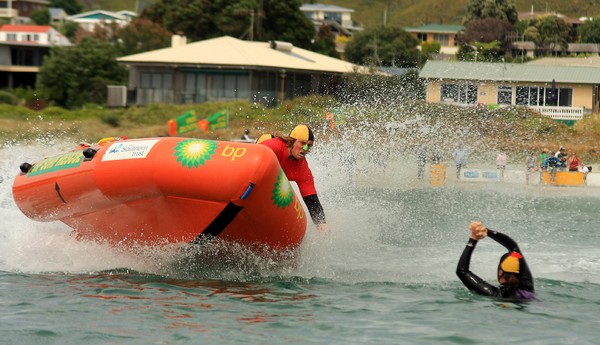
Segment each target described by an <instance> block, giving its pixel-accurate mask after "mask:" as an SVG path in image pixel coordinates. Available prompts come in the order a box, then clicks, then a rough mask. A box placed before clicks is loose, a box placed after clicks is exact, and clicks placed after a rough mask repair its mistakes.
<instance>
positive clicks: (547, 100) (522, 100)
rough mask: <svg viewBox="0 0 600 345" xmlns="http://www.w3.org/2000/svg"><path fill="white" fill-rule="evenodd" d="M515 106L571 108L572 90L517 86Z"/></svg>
mask: <svg viewBox="0 0 600 345" xmlns="http://www.w3.org/2000/svg"><path fill="white" fill-rule="evenodd" d="M515 104H516V105H529V106H546V107H548V106H559V107H571V106H572V105H573V89H572V88H550V87H537V86H517V88H516V98H515Z"/></svg>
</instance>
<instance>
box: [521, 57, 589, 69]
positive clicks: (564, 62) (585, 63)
mask: <svg viewBox="0 0 600 345" xmlns="http://www.w3.org/2000/svg"><path fill="white" fill-rule="evenodd" d="M527 64H528V65H544V66H580V67H596V68H598V67H600V56H598V55H594V56H587V57H544V58H540V59H535V60H533V61H529V62H528V63H527Z"/></svg>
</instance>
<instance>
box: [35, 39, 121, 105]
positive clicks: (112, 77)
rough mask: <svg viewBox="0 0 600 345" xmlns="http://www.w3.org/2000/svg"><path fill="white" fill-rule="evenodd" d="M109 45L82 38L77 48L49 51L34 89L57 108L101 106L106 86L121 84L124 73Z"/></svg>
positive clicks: (57, 48) (54, 48) (111, 46)
mask: <svg viewBox="0 0 600 345" xmlns="http://www.w3.org/2000/svg"><path fill="white" fill-rule="evenodd" d="M116 57H117V53H116V51H115V48H114V46H113V45H112V44H110V43H109V42H102V41H98V40H96V39H93V38H90V37H88V38H84V39H83V40H82V41H81V42H80V43H79V44H78V45H76V46H70V47H53V48H51V50H50V54H49V55H48V56H47V57H46V58H45V59H44V63H43V65H42V67H41V68H40V73H39V75H38V88H40V89H41V90H42V91H43V92H46V94H47V95H48V98H49V100H50V101H53V102H55V103H56V104H57V105H59V106H63V107H68V108H74V107H79V106H81V105H83V104H85V103H88V102H93V103H104V102H105V101H106V86H107V85H111V84H124V83H125V81H126V80H127V71H126V69H125V68H124V67H122V66H120V65H119V64H118V63H117V61H116Z"/></svg>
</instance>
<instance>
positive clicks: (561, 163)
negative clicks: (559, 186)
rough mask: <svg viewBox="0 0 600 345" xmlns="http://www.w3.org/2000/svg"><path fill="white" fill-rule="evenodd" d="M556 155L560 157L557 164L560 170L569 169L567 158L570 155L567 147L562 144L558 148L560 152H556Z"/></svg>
mask: <svg viewBox="0 0 600 345" xmlns="http://www.w3.org/2000/svg"><path fill="white" fill-rule="evenodd" d="M554 156H555V157H556V158H557V159H558V162H557V165H556V167H557V168H558V170H559V171H564V170H566V169H567V159H568V157H569V155H568V154H567V151H566V149H565V148H564V147H563V146H561V147H560V149H559V150H558V152H556V154H555V155H554Z"/></svg>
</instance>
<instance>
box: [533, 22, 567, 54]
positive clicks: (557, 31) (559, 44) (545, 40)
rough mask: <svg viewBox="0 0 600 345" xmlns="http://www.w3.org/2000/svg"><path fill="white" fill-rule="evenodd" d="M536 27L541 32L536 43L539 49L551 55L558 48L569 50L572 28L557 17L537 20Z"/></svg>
mask: <svg viewBox="0 0 600 345" xmlns="http://www.w3.org/2000/svg"><path fill="white" fill-rule="evenodd" d="M534 26H535V27H536V29H537V30H538V32H539V38H538V40H537V41H535V45H536V46H537V47H538V48H540V49H542V50H545V51H546V52H547V53H549V52H552V51H554V50H555V49H556V48H560V49H561V50H567V48H568V47H569V38H570V36H571V27H570V26H569V24H567V23H565V21H564V20H562V19H560V18H558V17H557V16H545V17H542V18H540V19H539V20H537V21H536V23H535V24H534Z"/></svg>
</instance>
